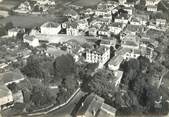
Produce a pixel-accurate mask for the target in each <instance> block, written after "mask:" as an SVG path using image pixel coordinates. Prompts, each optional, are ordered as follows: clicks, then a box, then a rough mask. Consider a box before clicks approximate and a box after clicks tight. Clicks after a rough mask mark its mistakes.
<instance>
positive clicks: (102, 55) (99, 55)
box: [86, 46, 110, 66]
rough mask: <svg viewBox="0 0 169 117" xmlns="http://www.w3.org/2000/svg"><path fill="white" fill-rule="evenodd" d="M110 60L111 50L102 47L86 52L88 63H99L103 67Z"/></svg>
mask: <svg viewBox="0 0 169 117" xmlns="http://www.w3.org/2000/svg"><path fill="white" fill-rule="evenodd" d="M109 59H110V48H108V47H104V46H100V47H95V48H92V49H88V50H87V51H86V62H89V63H99V64H100V66H103V65H104V64H105V63H106V62H107V61H108V60H109Z"/></svg>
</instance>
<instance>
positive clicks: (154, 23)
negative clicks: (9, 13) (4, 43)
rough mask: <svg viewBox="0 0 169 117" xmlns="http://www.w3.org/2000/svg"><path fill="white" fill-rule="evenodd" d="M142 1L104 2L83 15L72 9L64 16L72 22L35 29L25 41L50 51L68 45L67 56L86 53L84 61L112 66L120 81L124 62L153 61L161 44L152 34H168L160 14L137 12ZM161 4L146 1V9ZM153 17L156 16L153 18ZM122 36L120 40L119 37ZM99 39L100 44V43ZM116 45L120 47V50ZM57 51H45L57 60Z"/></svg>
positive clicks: (81, 10)
mask: <svg viewBox="0 0 169 117" xmlns="http://www.w3.org/2000/svg"><path fill="white" fill-rule="evenodd" d="M138 2H139V0H138V1H136V3H127V1H126V0H119V3H117V2H114V1H107V2H101V3H99V4H98V5H97V8H96V9H92V8H87V9H80V12H77V11H76V10H75V9H72V8H68V9H67V10H65V13H64V14H63V15H64V16H66V17H67V18H68V21H66V22H64V23H62V24H60V23H57V22H54V21H53V22H52V21H49V22H46V23H44V24H43V25H41V26H40V28H39V29H38V30H37V29H32V31H31V32H30V34H29V35H28V34H26V35H24V37H23V41H24V42H25V43H28V44H29V45H30V46H33V47H38V46H40V45H41V43H46V44H47V45H49V46H48V48H50V49H48V50H52V49H51V46H50V45H51V44H54V43H55V44H58V43H59V44H61V45H62V46H66V48H67V49H66V51H67V53H70V54H72V55H73V56H74V58H75V60H76V61H79V60H81V58H82V55H84V53H85V58H83V60H84V61H85V62H88V63H99V68H103V67H104V65H105V64H106V63H108V67H109V69H110V70H113V71H114V74H116V76H118V77H119V79H120V78H122V75H123V74H122V71H119V68H120V64H121V63H122V62H123V61H125V60H129V59H137V58H138V57H139V56H146V57H147V58H148V59H149V60H150V61H151V62H152V61H153V52H154V49H155V48H156V47H158V42H157V41H156V40H155V39H154V38H152V37H151V35H150V34H148V32H150V30H158V31H165V30H161V29H162V28H165V27H166V19H165V18H163V17H161V15H159V14H162V13H160V12H158V13H149V12H145V11H139V10H136V9H135V8H134V5H135V4H138ZM158 3H159V0H146V6H149V5H157V4H158ZM152 14H154V15H153V16H154V17H150V15H152ZM13 31H14V32H13ZM18 32H19V29H12V30H10V31H9V35H10V36H16V34H17V33H18ZM61 32H64V33H61ZM118 35H119V39H117V38H115V36H118ZM89 40H90V41H89ZM98 40H100V43H99V44H96V43H95V42H96V41H98ZM91 41H92V42H94V43H92V42H91ZM118 41H120V43H119V42H118ZM86 43H87V44H88V47H83V46H82V45H85V44H86ZM116 45H120V47H119V48H116ZM111 46H112V47H113V48H114V50H115V53H114V57H113V58H110V47H111ZM53 49H56V51H55V52H54V51H52V52H51V51H45V52H46V53H47V54H48V55H50V56H55V57H56V55H57V52H59V51H60V52H61V50H60V49H59V48H53ZM62 52H63V51H62ZM62 52H61V53H62ZM43 53H44V52H43ZM63 53H64V52H63ZM118 83H119V80H118V81H117V84H118Z"/></svg>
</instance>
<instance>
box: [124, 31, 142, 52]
mask: <svg viewBox="0 0 169 117" xmlns="http://www.w3.org/2000/svg"><path fill="white" fill-rule="evenodd" d="M139 45H140V41H139V37H138V36H137V35H133V34H127V35H126V36H124V37H123V38H122V39H121V47H123V48H129V49H139Z"/></svg>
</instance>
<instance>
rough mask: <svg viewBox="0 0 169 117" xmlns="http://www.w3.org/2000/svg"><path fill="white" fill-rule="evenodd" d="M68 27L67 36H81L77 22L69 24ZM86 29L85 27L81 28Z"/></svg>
mask: <svg viewBox="0 0 169 117" xmlns="http://www.w3.org/2000/svg"><path fill="white" fill-rule="evenodd" d="M65 26H66V34H67V35H71V36H78V35H79V28H78V23H77V22H75V21H71V22H67V23H66V24H65ZM81 28H84V27H81Z"/></svg>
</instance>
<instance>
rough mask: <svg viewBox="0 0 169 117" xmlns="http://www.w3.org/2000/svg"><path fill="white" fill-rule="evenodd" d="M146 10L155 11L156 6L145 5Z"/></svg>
mask: <svg viewBox="0 0 169 117" xmlns="http://www.w3.org/2000/svg"><path fill="white" fill-rule="evenodd" d="M147 11H152V12H157V6H147Z"/></svg>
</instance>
